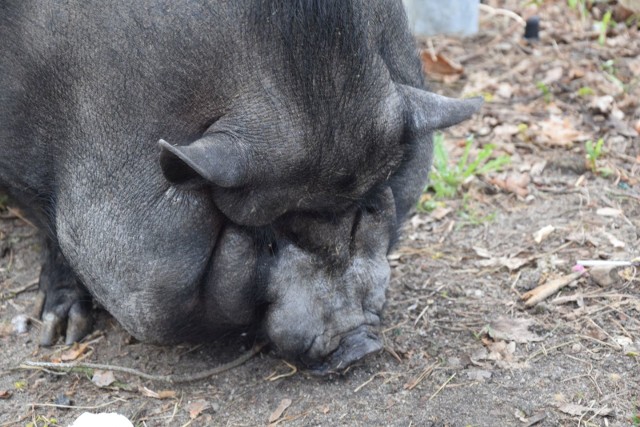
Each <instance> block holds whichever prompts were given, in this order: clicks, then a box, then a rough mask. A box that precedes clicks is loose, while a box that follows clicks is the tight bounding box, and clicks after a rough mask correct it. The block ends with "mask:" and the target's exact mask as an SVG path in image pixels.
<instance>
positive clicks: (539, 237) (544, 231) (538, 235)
mask: <svg viewBox="0 0 640 427" xmlns="http://www.w3.org/2000/svg"><path fill="white" fill-rule="evenodd" d="M555 230H556V229H555V227H554V226H553V225H547V226H546V227H542V228H541V229H540V230H538V231H536V232H535V233H534V234H533V240H534V241H535V242H536V243H537V244H540V243H542V241H543V240H544V239H546V238H547V237H549V235H550V234H551V233H553V232H554V231H555Z"/></svg>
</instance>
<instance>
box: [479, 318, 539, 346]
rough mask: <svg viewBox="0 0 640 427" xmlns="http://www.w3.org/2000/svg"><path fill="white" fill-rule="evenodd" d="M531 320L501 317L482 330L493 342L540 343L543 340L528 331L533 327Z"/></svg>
mask: <svg viewBox="0 0 640 427" xmlns="http://www.w3.org/2000/svg"><path fill="white" fill-rule="evenodd" d="M534 324H535V322H534V320H533V319H514V318H511V317H504V316H501V317H499V318H498V319H496V320H494V321H492V322H491V323H490V324H489V325H487V326H485V327H484V328H483V329H482V332H484V333H486V334H488V335H489V336H490V337H491V338H493V340H495V341H497V340H505V341H513V342H516V343H520V344H525V343H528V342H536V341H542V340H543V339H544V338H542V337H540V336H538V335H537V334H534V333H533V332H530V331H529V327H530V326H532V325H534Z"/></svg>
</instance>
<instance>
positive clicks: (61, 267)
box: [36, 238, 93, 346]
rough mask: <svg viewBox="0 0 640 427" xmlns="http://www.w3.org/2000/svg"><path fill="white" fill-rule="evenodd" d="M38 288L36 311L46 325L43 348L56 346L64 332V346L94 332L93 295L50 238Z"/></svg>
mask: <svg viewBox="0 0 640 427" xmlns="http://www.w3.org/2000/svg"><path fill="white" fill-rule="evenodd" d="M39 287H40V292H39V295H38V302H37V308H36V310H37V314H39V315H40V317H41V318H42V322H43V325H42V331H41V335H40V345H42V346H50V345H52V344H54V343H55V341H56V339H57V338H58V335H62V334H63V332H64V336H65V340H64V341H65V344H67V345H68V344H72V343H73V342H75V341H79V340H81V339H82V338H83V337H84V336H85V335H86V334H88V333H89V332H90V331H91V328H92V325H93V317H92V314H91V310H92V300H91V296H90V295H89V292H88V291H87V289H86V288H85V287H84V285H83V284H82V283H80V281H79V280H78V279H77V277H76V275H75V273H74V272H73V270H72V269H71V267H70V266H69V264H68V263H67V261H66V259H65V258H64V256H63V255H62V252H60V248H59V247H58V246H57V244H56V243H55V242H53V241H52V240H51V239H49V238H47V242H46V250H45V259H44V263H43V265H42V270H41V272H40V285H39Z"/></svg>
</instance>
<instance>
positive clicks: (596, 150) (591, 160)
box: [584, 138, 613, 178]
mask: <svg viewBox="0 0 640 427" xmlns="http://www.w3.org/2000/svg"><path fill="white" fill-rule="evenodd" d="M603 145H604V139H603V138H600V139H599V140H598V141H597V142H596V143H595V144H594V143H593V141H591V140H589V141H587V142H585V143H584V150H585V152H586V156H585V157H586V162H587V168H589V170H590V171H591V172H592V173H593V174H595V175H602V176H603V177H605V178H606V177H607V176H609V175H611V174H613V171H612V170H611V169H609V168H601V167H598V161H599V160H600V157H601V156H602V146H603Z"/></svg>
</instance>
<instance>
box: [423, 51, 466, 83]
mask: <svg viewBox="0 0 640 427" xmlns="http://www.w3.org/2000/svg"><path fill="white" fill-rule="evenodd" d="M420 59H421V60H422V70H423V71H424V73H425V74H428V75H430V76H432V77H434V78H436V79H441V80H447V81H451V80H457V79H458V78H459V77H460V75H461V74H462V73H463V72H464V68H463V67H462V65H460V64H458V63H456V62H455V61H453V60H451V59H449V58H447V57H446V56H444V55H442V54H440V53H436V54H435V55H431V52H429V51H428V50H423V51H422V52H420Z"/></svg>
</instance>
